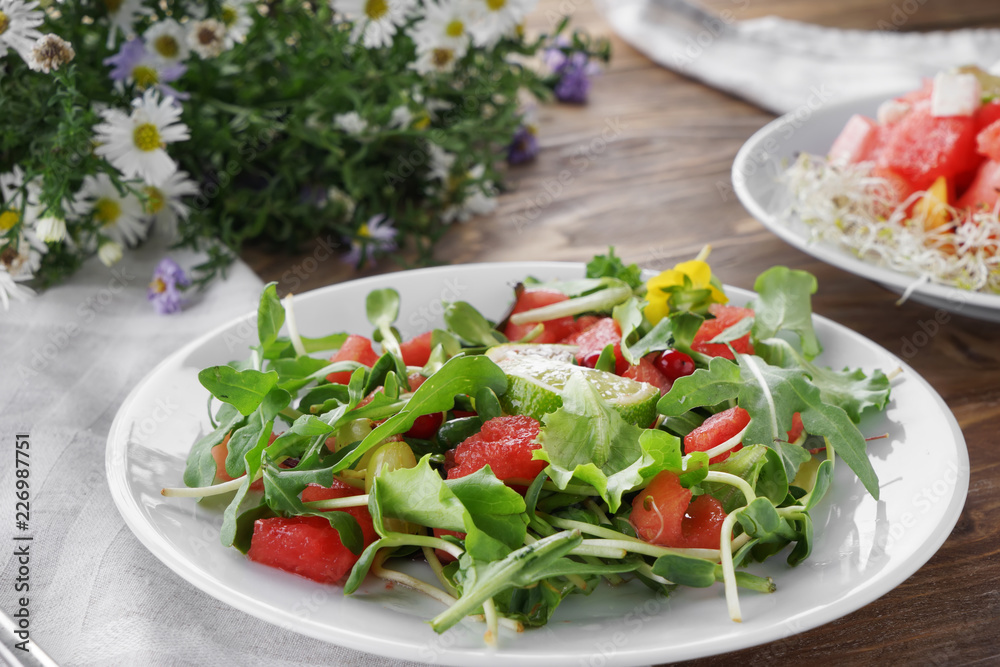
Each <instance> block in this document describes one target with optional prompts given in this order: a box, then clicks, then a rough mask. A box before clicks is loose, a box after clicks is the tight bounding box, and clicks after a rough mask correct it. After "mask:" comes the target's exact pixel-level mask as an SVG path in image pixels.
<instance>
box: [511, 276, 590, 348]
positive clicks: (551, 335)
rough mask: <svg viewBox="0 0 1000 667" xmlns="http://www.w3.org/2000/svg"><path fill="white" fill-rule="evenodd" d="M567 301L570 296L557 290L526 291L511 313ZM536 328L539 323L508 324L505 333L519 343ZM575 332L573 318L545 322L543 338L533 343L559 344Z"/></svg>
mask: <svg viewBox="0 0 1000 667" xmlns="http://www.w3.org/2000/svg"><path fill="white" fill-rule="evenodd" d="M567 300H569V297H568V296H566V295H565V294H563V293H562V292H557V291H556V290H549V289H532V290H524V291H523V292H521V295H520V296H519V297H518V298H517V303H515V304H514V309H513V310H512V311H511V315H516V314H517V313H523V312H525V311H528V310H534V309H535V308H541V307H542V306H551V305H552V304H554V303H559V302H560V301H567ZM536 326H538V323H537V322H527V323H525V324H511V323H510V322H508V323H507V326H506V327H504V331H503V333H504V335H505V336H507V338H508V340H511V341H517V340H521V339H522V338H524V337H525V336H527V335H528V334H529V333H530V332H531V330H532V329H534V328H535V327H536ZM573 331H575V328H574V322H573V318H572V317H560V318H558V319H555V320H549V321H548V322H545V331H544V332H543V333H542V335H541V336H539V337H538V338H536V339H535V340H533V341H532V342H533V343H557V342H559V341H560V340H562V339H563V338H565V337H566V336H568V335H569V334H571V333H572V332H573Z"/></svg>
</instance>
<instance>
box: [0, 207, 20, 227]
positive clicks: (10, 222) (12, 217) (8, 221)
mask: <svg viewBox="0 0 1000 667" xmlns="http://www.w3.org/2000/svg"><path fill="white" fill-rule="evenodd" d="M20 221H21V214H20V213H18V212H17V211H4V212H3V213H0V231H4V232H6V231H7V230H9V229H10V228H11V227H13V226H14V225H16V224H17V223H18V222H20Z"/></svg>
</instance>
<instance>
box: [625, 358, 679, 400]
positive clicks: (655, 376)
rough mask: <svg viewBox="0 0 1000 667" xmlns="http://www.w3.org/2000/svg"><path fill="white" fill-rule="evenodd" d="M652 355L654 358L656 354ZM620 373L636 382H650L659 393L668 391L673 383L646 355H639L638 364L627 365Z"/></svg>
mask: <svg viewBox="0 0 1000 667" xmlns="http://www.w3.org/2000/svg"><path fill="white" fill-rule="evenodd" d="M653 356H654V358H655V356H656V355H653ZM620 375H621V376H622V377H627V378H631V379H633V380H636V381H638V382H645V383H646V384H651V385H653V386H654V387H656V388H657V389H659V390H660V393H661V394H665V393H666V392H668V391H670V387H671V386H673V384H674V383H673V381H671V380H670V378H668V377H667V376H666V375H664V374H663V373H661V372H660V369H658V368H657V367H656V364H654V363H653V362H652V361H650V360H649V359H647V358H646V357H640V358H639V363H638V364H636V365H635V366H629V367H627V368H626V369H625V372H624V373H621V374H620Z"/></svg>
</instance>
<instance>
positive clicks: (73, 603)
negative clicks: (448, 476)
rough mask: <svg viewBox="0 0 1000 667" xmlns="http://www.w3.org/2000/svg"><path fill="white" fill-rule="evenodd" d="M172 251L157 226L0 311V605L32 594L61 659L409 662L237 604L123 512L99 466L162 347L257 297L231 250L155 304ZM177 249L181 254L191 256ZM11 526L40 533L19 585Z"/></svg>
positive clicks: (245, 308)
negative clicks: (23, 465)
mask: <svg viewBox="0 0 1000 667" xmlns="http://www.w3.org/2000/svg"><path fill="white" fill-rule="evenodd" d="M164 253H165V250H164V244H163V243H162V242H157V241H155V240H153V241H151V242H150V243H149V244H148V245H146V246H144V247H143V248H141V249H139V250H137V251H135V252H132V253H129V254H127V255H126V256H125V258H124V259H123V260H122V261H121V263H120V264H119V265H118V266H117V267H116V268H115V270H114V271H109V270H108V269H107V268H105V267H104V266H103V265H101V264H100V263H98V262H96V261H91V262H88V263H87V264H86V265H85V266H84V267H83V269H82V270H81V271H80V272H79V273H77V274H76V275H74V276H73V278H72V279H71V280H70V281H69V282H68V283H67V284H65V285H61V286H58V287H54V288H52V289H50V290H48V291H47V292H44V293H43V294H41V295H40V296H38V297H37V298H35V299H34V300H31V301H29V302H27V303H15V304H13V305H12V308H11V311H10V312H7V313H4V312H3V311H2V310H0V441H2V443H3V444H2V446H0V457H2V461H0V498H2V499H0V508H2V512H0V540H2V542H0V552H2V553H3V554H4V555H3V556H2V557H0V562H2V563H3V565H2V567H0V610H2V611H3V612H5V613H6V614H7V615H8V616H10V615H12V614H14V613H15V612H16V610H17V608H18V606H19V605H18V604H17V602H18V598H19V597H21V596H26V597H28V601H29V610H30V633H31V638H32V639H33V640H34V641H35V642H37V643H38V645H39V646H40V647H41V648H42V649H43V650H44V651H45V652H47V653H48V655H49V656H50V657H51V658H52V659H54V660H55V661H56V662H57V663H58V664H60V665H63V666H64V667H65V666H70V665H72V666H76V665H81V666H82V665H94V666H95V667H97V666H100V667H105V666H113V665H128V666H132V665H241V666H242V665H287V666H296V667H298V666H301V665H365V666H368V665H394V666H395V665H401V664H403V663H400V662H398V661H391V660H384V659H381V658H377V657H375V656H372V655H368V654H365V653H361V652H358V651H352V650H348V649H346V648H341V647H338V646H334V645H332V644H327V643H324V642H321V641H319V640H315V639H311V638H308V637H304V636H299V635H296V634H294V633H289V632H287V631H285V630H282V629H280V628H278V627H277V626H274V625H270V624H268V623H266V622H264V621H261V620H259V619H257V618H255V617H253V616H249V615H247V614H245V613H243V612H241V611H237V610H236V609H233V608H231V607H229V606H228V605H226V604H223V603H222V602H219V601H218V600H216V599H215V598H212V597H210V596H209V595H207V594H205V593H202V592H201V591H200V590H198V589H196V588H195V587H194V586H192V585H191V584H189V583H187V582H186V581H184V580H183V579H181V578H180V577H179V576H177V575H176V574H174V573H173V572H172V571H171V570H169V569H168V568H167V567H166V566H165V565H163V564H162V563H161V562H160V561H159V560H157V559H156V558H155V557H154V556H153V555H152V554H151V553H150V552H149V551H147V550H146V548H145V547H144V546H143V545H142V544H141V543H140V542H139V540H138V539H136V538H135V537H134V536H133V535H132V533H131V532H130V531H129V529H128V528H127V527H126V526H125V523H124V521H123V520H122V518H121V516H120V515H119V513H118V510H117V508H116V507H115V505H114V503H113V501H112V499H111V494H110V492H109V490H108V485H107V481H106V479H105V474H104V451H105V444H106V441H107V436H108V431H109V429H110V426H111V422H112V420H113V419H114V416H115V414H116V412H117V411H118V408H119V406H120V405H121V403H122V401H123V400H124V399H125V397H126V396H127V395H128V393H129V392H130V391H131V390H132V388H133V387H135V385H136V384H138V383H139V381H140V380H142V378H143V377H144V376H145V375H146V373H148V372H149V371H150V370H151V369H152V368H153V367H154V366H155V365H156V364H157V363H158V362H160V361H161V360H162V359H163V358H165V357H166V356H168V355H169V354H171V353H172V352H174V351H175V350H177V349H179V348H180V347H181V346H182V345H184V344H186V343H188V342H190V341H191V340H192V339H194V338H196V337H198V336H200V335H202V334H204V333H205V332H207V331H209V330H211V329H213V328H215V327H216V326H218V325H219V324H222V323H224V322H226V321H228V320H231V319H233V318H235V317H238V316H240V315H242V314H244V313H247V312H250V311H252V310H254V309H255V308H256V304H257V299H258V297H259V294H260V289H261V286H262V283H261V281H260V279H259V278H257V276H255V275H254V274H253V272H252V271H251V270H250V269H249V267H247V266H246V265H245V264H243V263H242V262H237V263H236V264H235V265H234V266H233V267H232V268H231V270H230V272H229V277H228V279H227V280H225V281H217V282H216V283H215V284H213V285H212V286H211V288H210V289H209V290H208V291H207V292H205V293H204V294H202V295H195V296H194V297H193V299H192V303H191V304H190V305H189V307H188V308H187V309H186V310H184V311H183V312H182V313H181V314H177V315H169V316H163V315H157V314H155V313H154V312H153V308H152V307H151V305H150V304H149V303H148V302H147V301H146V287H147V284H148V283H149V281H150V278H151V275H152V272H153V268H154V266H155V265H156V263H157V262H158V261H159V259H160V258H161V257H162V256H163V255H164ZM171 256H172V257H173V258H174V259H176V260H177V261H178V262H179V263H180V264H181V266H182V267H184V268H189V267H190V266H192V265H193V264H195V263H196V259H197V258H196V257H194V256H193V255H191V254H186V253H180V252H173V253H171ZM18 433H27V434H30V440H29V442H30V450H29V452H30V459H29V460H30V468H29V470H30V477H29V478H28V480H29V484H30V492H31V499H30V503H31V505H30V521H29V525H30V528H29V530H28V531H26V532H21V531H18V530H17V529H16V528H15V517H14V511H15V508H14V503H15V497H14V493H15V480H16V478H15V473H14V469H15V465H14V457H15V442H16V440H15V438H16V435H17V434H18ZM15 533H17V534H19V535H31V536H33V538H34V539H33V540H32V541H31V542H30V545H31V546H30V564H29V565H30V575H29V576H30V579H29V585H30V590H29V591H28V592H26V593H25V592H23V591H22V592H15V590H14V582H15V578H16V577H17V576H18V568H19V565H20V563H19V562H18V559H17V558H16V557H14V556H13V552H14V547H13V546H12V545H15V546H16V545H18V544H24V542H14V541H13V539H12V538H13V537H14V534H15ZM220 548H221V547H220ZM7 648H8V649H10V648H11V647H7ZM12 653H13V654H14V655H15V656H17V655H18V654H19V653H20V651H17V650H13V651H12ZM0 662H2V661H0Z"/></svg>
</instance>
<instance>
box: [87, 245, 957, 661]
mask: <svg viewBox="0 0 1000 667" xmlns="http://www.w3.org/2000/svg"><path fill="white" fill-rule="evenodd" d="M582 272H583V267H582V266H581V265H579V264H559V263H552V262H547V263H540V262H532V263H527V262H521V263H509V264H476V265H467V266H455V267H442V268H432V269H423V270H418V271H411V272H408V273H397V274H392V275H387V276H377V277H373V278H366V279H363V280H357V281H354V282H351V283H346V284H341V285H334V286H331V287H326V288H323V289H319V290H316V291H314V292H310V293H308V294H304V295H302V296H300V297H297V298H296V309H295V312H296V317H297V320H298V324H299V330H300V331H302V332H303V334H304V335H310V336H318V335H320V334H324V333H330V332H333V331H340V330H346V331H353V332H360V333H365V334H367V333H369V332H370V330H371V326H370V325H369V324H368V322H367V321H366V319H365V310H364V300H365V299H364V297H365V295H366V294H367V293H368V292H369V291H370V290H372V289H375V288H381V287H395V288H396V289H397V290H399V292H400V294H401V296H402V312H401V315H400V319H399V328H400V329H401V331H402V333H403V334H404V335H415V334H417V333H420V332H422V331H425V330H427V329H428V328H430V327H432V326H434V325H435V324H438V325H439V324H440V319H439V318H440V314H441V306H440V304H441V300H442V299H446V300H465V301H469V302H470V303H472V304H473V305H475V306H476V307H478V308H480V309H481V310H482V311H483V312H484V313H486V314H487V315H488V316H493V317H496V316H498V315H500V314H501V313H502V312H503V311H504V309H505V308H506V307H507V304H508V303H509V301H510V299H511V292H510V287H509V286H510V285H511V284H512V283H513V282H515V281H517V280H518V279H521V278H523V277H524V276H526V275H534V276H536V277H538V278H541V279H543V280H544V279H553V278H557V277H558V278H576V277H580V276H581V275H582ZM729 294H730V295H731V296H732V297H734V300H735V301H737V302H742V301H744V300H746V299H747V298H749V296H750V294H749V293H748V292H745V291H743V290H738V289H735V288H730V289H729ZM816 328H817V332H818V333H819V335H820V338H821V340H822V341H823V343H824V344H825V346H826V352H825V353H824V355H823V357H822V361H823V362H824V363H827V364H830V365H832V366H834V367H837V368H840V367H843V366H845V365H851V366H860V367H862V368H864V369H867V370H871V369H874V368H881V369H883V370H885V371H890V370H892V369H894V368H897V367H901V368H902V369H903V373H902V375H901V377H900V378H899V379H898V380H897V381H896V383H895V386H894V388H893V400H892V402H891V403H890V405H889V407H888V410H887V411H886V413H885V414H880V415H874V416H869V417H868V418H867V419H865V421H864V423H863V424H862V430H863V432H864V433H865V434H866V435H878V434H882V433H888V434H889V436H890V437H889V438H888V439H883V440H876V441H874V442H873V443H872V444H871V451H872V459H873V465H874V467H875V470H876V471H877V473H878V475H879V478H880V480H881V483H882V500H881V501H879V502H876V501H875V500H873V499H872V498H871V497H870V496H869V495H868V494H866V493H865V491H864V489H863V487H862V486H861V484H860V482H858V481H857V479H856V478H855V477H854V476H853V474H852V473H851V472H850V470H849V469H848V467H847V466H846V465H843V464H842V462H841V463H839V464H838V466H837V469H836V474H835V484H834V487H833V489H832V490H831V492H830V493H829V495H828V497H827V498H826V499H825V500H824V501H823V502H822V503H821V504H820V505H819V506H818V507H817V508H816V509H815V510H814V512H813V520H814V522H815V527H816V544H815V549H814V552H813V554H812V556H811V558H810V559H809V560H808V561H807V562H806V563H804V564H802V565H800V566H799V567H797V568H794V569H792V568H789V567H787V566H786V565H785V564H784V561H783V560H782V559H781V558H775V559H773V562H770V563H768V564H766V565H764V566H755V567H754V568H753V570H752V571H754V572H757V573H761V574H768V575H771V576H773V577H774V579H775V581H776V583H777V586H778V590H777V592H776V593H774V594H772V595H763V594H755V593H751V592H743V593H742V594H741V596H740V600H741V603H742V605H743V617H744V619H745V620H744V622H743V623H733V622H731V621H730V620H729V617H728V615H727V612H726V604H725V600H724V596H723V593H722V588H721V586H717V587H713V588H710V589H698V590H695V589H687V590H683V591H680V592H678V593H677V594H675V595H674V596H672V597H670V598H669V599H657V598H655V597H653V596H652V594H651V593H650V591H649V590H648V589H646V588H645V587H643V586H640V585H638V584H634V585H628V586H623V587H619V588H618V589H611V588H610V587H605V588H603V589H601V590H599V591H597V592H595V593H594V594H593V595H592V596H591V597H589V598H586V597H578V598H572V599H569V600H567V601H566V602H565V603H563V606H561V607H560V608H559V610H558V611H557V613H556V615H555V617H554V619H553V620H552V622H551V623H550V624H549V625H548V626H547V627H545V628H542V629H539V630H531V631H527V632H525V633H523V634H520V635H516V634H513V633H507V632H505V631H502V636H501V641H500V644H501V646H500V649H499V650H498V651H495V652H490V651H487V650H485V649H484V648H483V645H482V632H483V627H484V626H482V625H481V624H476V623H474V622H472V621H464V622H463V623H461V624H460V625H459V626H457V627H456V628H453V629H452V630H449V631H448V632H447V633H445V634H444V635H441V636H437V635H435V634H434V632H433V631H432V630H431V629H430V627H429V626H428V625H427V623H426V620H427V619H429V618H430V617H432V616H434V615H436V614H437V613H438V612H439V611H440V609H441V608H440V606H439V605H438V604H437V603H435V602H433V601H431V600H429V599H425V598H423V597H421V596H419V595H417V594H415V593H412V592H410V591H407V590H404V589H401V588H400V587H396V588H395V590H393V591H387V590H386V589H385V587H384V586H383V585H381V584H380V583H379V582H378V581H371V580H369V581H368V582H367V583H366V585H365V586H364V587H363V588H362V590H361V591H360V592H359V593H358V594H356V595H354V596H352V597H344V596H343V595H341V593H340V590H339V589H338V588H335V587H331V586H324V585H321V584H317V583H313V582H311V581H308V580H306V579H302V578H300V577H296V576H294V575H290V574H287V573H284V572H280V571H278V570H274V569H271V568H268V567H265V566H261V565H258V564H256V563H252V562H250V561H248V560H246V559H245V558H244V557H243V556H242V555H240V554H239V553H238V552H237V551H236V550H235V549H225V548H223V547H222V546H220V544H219V540H218V529H219V526H220V525H221V523H222V517H221V509H219V508H207V507H203V506H201V505H198V504H197V503H195V502H194V501H193V500H190V499H178V498H173V499H167V498H164V497H163V496H161V495H160V489H161V487H164V486H179V485H181V484H182V482H181V476H182V472H183V469H184V460H185V457H186V455H187V452H188V449H189V447H190V445H191V443H193V442H194V441H195V440H196V439H197V438H198V437H199V436H200V435H202V434H203V433H205V432H207V431H208V430H209V429H210V428H211V427H210V426H209V423H208V420H207V416H206V409H205V406H206V398H207V393H206V392H205V391H204V389H202V388H201V386H200V385H199V384H198V380H197V373H198V371H199V370H200V369H202V368H204V367H206V366H210V365H213V364H219V363H225V362H227V361H229V360H231V359H234V358H237V357H241V358H242V357H243V356H245V350H246V348H247V346H248V345H249V344H250V343H252V342H256V341H255V337H256V326H255V322H254V319H253V316H252V315H248V316H247V317H246V318H244V319H242V320H239V321H235V322H232V323H230V324H228V325H226V326H223V327H220V328H219V329H216V330H215V331H212V332H211V333H209V334H207V335H205V336H204V337H202V338H200V339H199V340H196V341H195V342H193V343H191V344H190V345H188V346H187V347H185V348H183V349H182V350H180V351H179V352H177V353H176V354H174V355H172V356H171V357H170V358H168V359H167V360H166V361H164V362H163V363H161V364H160V365H159V366H158V367H157V368H156V369H154V370H153V371H152V372H151V373H150V374H149V376H148V377H146V379H145V380H143V381H142V383H140V384H139V386H138V387H136V388H135V390H134V391H132V393H131V394H130V395H129V397H128V398H127V399H126V400H125V403H124V404H123V405H122V407H121V409H120V410H119V412H118V415H117V417H116V419H115V422H114V424H113V425H112V427H111V432H110V434H109V436H108V448H107V461H106V464H107V474H108V483H109V485H110V487H111V492H112V495H113V497H114V499H115V502H116V504H117V505H118V509H119V510H120V511H121V513H122V516H123V517H124V518H125V521H126V523H127V524H128V526H129V527H130V528H131V529H132V531H133V532H134V533H135V535H136V536H137V537H138V538H139V539H140V540H141V541H142V543H143V544H145V545H146V547H147V548H148V549H149V550H150V551H151V552H152V553H153V554H154V555H155V556H156V557H157V558H159V559H160V560H162V561H163V562H164V563H165V564H166V565H167V566H168V567H170V568H171V569H172V570H174V572H176V573H177V574H178V575H180V576H181V577H183V578H184V579H186V580H188V581H189V582H191V583H192V584H194V585H195V586H197V587H198V588H200V589H202V590H203V591H205V592H207V593H209V594H210V595H213V596H215V597H217V598H218V599H220V600H222V601H224V602H226V603H227V604H230V605H232V606H234V607H236V608H238V609H241V610H243V611H245V612H247V613H250V614H253V615H255V616H258V617H260V618H262V619H265V620H267V621H269V622H271V623H275V624H277V625H280V626H282V627H283V628H286V629H290V630H293V631H296V632H300V633H303V634H307V635H311V636H313V637H317V638H319V639H322V640H325V641H329V642H333V643H336V644H341V645H344V646H349V647H352V648H357V649H361V650H364V651H370V652H375V653H379V654H382V655H385V656H391V657H396V658H405V659H417V660H422V661H426V662H436V663H439V664H449V665H516V666H517V667H529V666H531V665H538V666H543V665H544V666H545V667H553V666H555V665H574V666H576V665H589V664H595V665H639V664H649V663H660V662H668V661H675V660H683V659H688V658H695V657H700V656H706V655H712V654H718V653H724V652H727V651H732V650H736V649H740V648H745V647H748V646H753V645H755V644H760V643H764V642H768V641H773V640H775V639H780V638H783V637H787V636H789V635H792V634H795V633H798V632H802V631H804V630H807V629H809V628H813V627H816V626H818V625H821V624H823V623H827V622H829V621H832V620H834V619H836V618H838V617H840V616H843V615H845V614H848V613H850V612H852V611H854V610H856V609H859V608H860V607H862V606H864V605H865V604H867V603H869V602H871V601H872V600H874V599H876V598H878V597H879V596H881V595H883V594H884V593H886V592H887V591H889V590H891V589H892V588H894V587H895V586H897V585H898V584H899V583H901V582H902V581H903V580H904V579H906V578H907V577H909V576H910V575H911V574H912V573H913V572H915V571H916V570H917V568H919V567H920V566H921V565H923V564H924V563H925V562H926V561H927V560H928V559H929V558H930V557H931V555H933V554H934V552H935V551H937V549H938V547H939V546H940V545H941V544H942V542H944V540H945V538H946V537H947V536H948V534H949V533H950V532H951V529H952V528H953V527H954V525H955V522H956V521H957V520H958V516H959V513H960V512H961V509H962V506H963V504H964V502H965V496H966V493H967V491H968V484H969V462H968V453H967V451H966V448H965V440H964V439H963V437H962V433H961V431H960V430H959V428H958V424H957V423H956V422H955V418H954V417H953V416H952V414H951V413H950V412H949V411H948V408H947V407H946V406H945V404H944V402H943V401H942V400H941V398H940V397H939V396H938V395H937V394H936V393H935V392H934V390H933V389H932V388H931V387H930V386H929V385H928V384H927V382H925V381H924V380H923V379H921V378H920V377H919V376H918V375H917V374H916V373H915V372H914V371H913V369H911V368H910V367H908V366H907V365H906V364H905V363H904V362H902V361H901V360H900V359H898V358H897V357H895V356H893V355H892V354H890V353H889V352H887V351H886V350H884V349H883V348H881V347H879V346H878V345H876V344H874V343H873V342H871V341H869V340H867V339H866V338H863V337H862V336H860V335H858V334H856V333H853V332H851V331H850V330H848V329H846V328H844V327H842V326H840V325H838V324H835V323H833V322H831V321H829V320H826V319H824V318H822V317H817V318H816ZM425 574H426V575H428V576H432V575H429V571H428V572H425ZM275 632H277V630H275Z"/></svg>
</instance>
